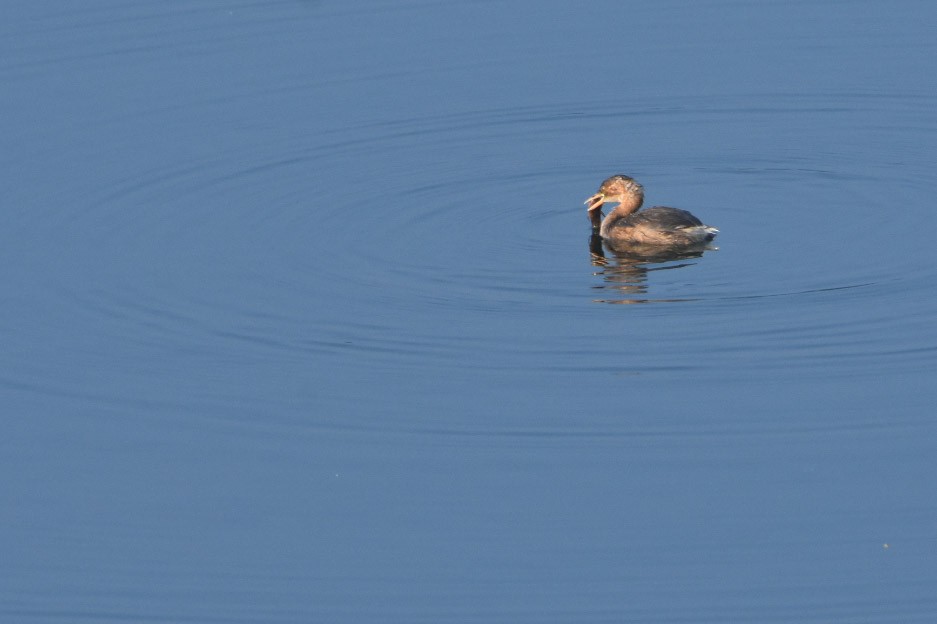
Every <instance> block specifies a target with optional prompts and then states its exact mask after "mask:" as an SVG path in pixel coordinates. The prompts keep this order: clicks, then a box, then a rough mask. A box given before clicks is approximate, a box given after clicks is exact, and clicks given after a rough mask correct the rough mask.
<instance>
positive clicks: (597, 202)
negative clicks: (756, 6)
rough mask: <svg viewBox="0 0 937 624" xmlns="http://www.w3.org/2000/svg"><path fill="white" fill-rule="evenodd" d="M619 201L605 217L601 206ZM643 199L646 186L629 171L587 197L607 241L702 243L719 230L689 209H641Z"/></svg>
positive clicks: (594, 225) (671, 245)
mask: <svg viewBox="0 0 937 624" xmlns="http://www.w3.org/2000/svg"><path fill="white" fill-rule="evenodd" d="M607 202H618V205H617V206H615V208H613V209H612V211H611V212H610V213H608V216H606V217H605V218H604V219H603V218H602V206H603V204H605V203H607ZM643 202H644V187H643V186H641V185H640V184H639V183H638V182H637V181H635V180H634V179H633V178H630V177H628V176H626V175H614V176H612V177H610V178H609V179H607V180H605V182H602V186H600V187H599V192H598V193H596V194H595V195H593V196H592V197H590V198H589V199H587V200H586V201H585V203H586V204H587V205H588V212H589V219H590V220H591V221H592V228H593V230H596V231H598V233H599V235H600V236H601V237H602V238H603V239H605V240H606V241H608V242H610V243H612V244H614V243H618V244H621V245H638V246H648V247H668V248H672V249H675V248H685V247H702V246H703V245H705V244H706V243H708V242H709V241H711V240H712V239H714V238H715V237H716V233H717V232H718V231H719V230H717V229H716V228H714V227H711V226H708V225H705V224H704V223H703V222H702V221H700V220H699V219H697V218H696V217H694V216H693V215H692V214H690V213H689V212H687V211H686V210H680V209H679V208H667V207H665V206H654V207H653V208H647V209H646V210H642V211H641V212H638V209H639V208H640V207H641V204H642V203H643Z"/></svg>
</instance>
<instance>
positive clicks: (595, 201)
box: [582, 193, 605, 212]
mask: <svg viewBox="0 0 937 624" xmlns="http://www.w3.org/2000/svg"><path fill="white" fill-rule="evenodd" d="M582 203H584V204H586V205H587V206H588V208H587V209H586V210H588V211H589V212H592V211H593V210H595V209H596V208H601V207H602V204H604V203H605V194H604V193H596V194H595V195H593V196H592V197H590V198H588V199H587V200H586V201H584V202H582Z"/></svg>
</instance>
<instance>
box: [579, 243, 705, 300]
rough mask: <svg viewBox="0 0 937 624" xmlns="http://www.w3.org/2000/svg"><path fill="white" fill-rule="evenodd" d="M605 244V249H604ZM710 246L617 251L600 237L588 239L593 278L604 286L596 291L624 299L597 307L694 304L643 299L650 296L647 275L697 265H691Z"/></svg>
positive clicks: (611, 298)
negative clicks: (610, 305) (617, 295)
mask: <svg viewBox="0 0 937 624" xmlns="http://www.w3.org/2000/svg"><path fill="white" fill-rule="evenodd" d="M603 243H604V245H603ZM709 249H716V247H712V246H710V245H707V246H701V247H698V248H696V249H683V250H679V251H677V250H660V249H657V250H653V249H634V248H631V249H616V248H615V247H613V246H612V245H611V244H609V243H608V241H603V240H602V237H601V236H599V235H598V234H597V233H593V234H592V236H591V237H590V238H589V253H590V255H591V256H592V265H593V266H594V267H596V270H595V271H594V272H593V275H601V276H602V278H603V280H604V283H603V284H601V285H599V286H596V287H595V288H598V289H604V290H610V291H613V293H614V294H620V295H623V296H624V298H613V297H609V298H602V299H596V300H595V301H596V302H598V303H618V304H633V303H667V302H677V301H695V300H696V299H693V298H671V299H652V298H648V297H641V295H646V294H647V292H648V274H649V273H651V272H654V271H667V270H670V269H681V268H683V267H687V266H691V265H693V264H696V263H695V262H690V260H695V259H698V258H702V257H703V253H704V252H705V251H707V250H709Z"/></svg>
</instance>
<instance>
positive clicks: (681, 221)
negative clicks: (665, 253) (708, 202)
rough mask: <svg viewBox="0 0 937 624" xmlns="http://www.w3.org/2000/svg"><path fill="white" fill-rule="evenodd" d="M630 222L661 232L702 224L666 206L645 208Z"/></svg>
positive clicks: (677, 209)
mask: <svg viewBox="0 0 937 624" xmlns="http://www.w3.org/2000/svg"><path fill="white" fill-rule="evenodd" d="M631 222H632V223H634V224H635V225H637V224H639V223H640V224H641V225H646V226H648V227H653V228H656V229H661V230H675V229H677V228H687V227H695V226H700V225H703V222H702V221H700V220H699V219H697V218H696V217H694V216H693V215H692V214H691V213H689V212H687V211H686V210H681V209H679V208H669V207H667V206H654V207H653V208H646V209H644V210H640V211H638V212H636V213H634V214H633V215H631Z"/></svg>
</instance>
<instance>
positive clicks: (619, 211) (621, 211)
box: [593, 195, 644, 237]
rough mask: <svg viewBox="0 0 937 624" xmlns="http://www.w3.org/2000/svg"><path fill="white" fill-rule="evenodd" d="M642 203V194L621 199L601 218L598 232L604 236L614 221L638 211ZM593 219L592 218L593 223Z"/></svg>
mask: <svg viewBox="0 0 937 624" xmlns="http://www.w3.org/2000/svg"><path fill="white" fill-rule="evenodd" d="M642 203H644V196H643V195H630V196H628V197H626V198H624V199H622V200H621V203H620V204H618V205H617V206H615V207H614V208H613V209H612V211H611V212H610V213H608V215H606V217H605V218H604V219H603V220H602V227H601V230H600V232H599V233H600V234H601V235H602V236H603V237H605V236H606V234H607V233H608V229H609V228H610V227H611V225H612V224H613V223H615V221H618V220H619V219H621V218H623V217H627V216H628V215H630V214H634V213H635V212H637V211H638V208H640V207H641V204H642ZM596 212H598V211H596ZM594 223H595V220H593V224H594Z"/></svg>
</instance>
